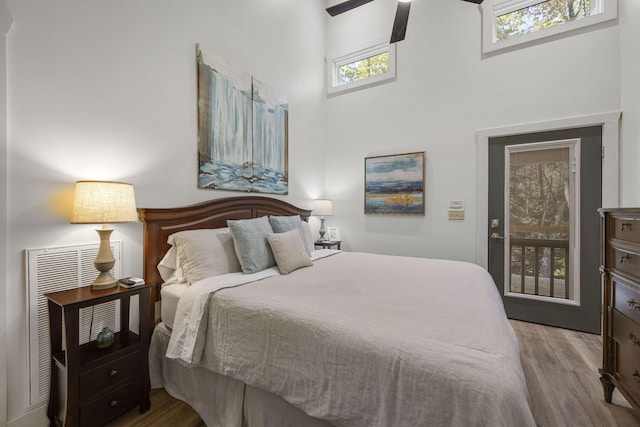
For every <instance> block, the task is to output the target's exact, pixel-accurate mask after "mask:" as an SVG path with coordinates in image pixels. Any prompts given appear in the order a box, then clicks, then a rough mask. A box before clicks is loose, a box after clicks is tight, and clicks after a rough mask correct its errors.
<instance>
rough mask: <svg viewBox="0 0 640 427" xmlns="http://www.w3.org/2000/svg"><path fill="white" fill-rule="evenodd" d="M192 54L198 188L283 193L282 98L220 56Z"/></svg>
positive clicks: (285, 116)
mask: <svg viewBox="0 0 640 427" xmlns="http://www.w3.org/2000/svg"><path fill="white" fill-rule="evenodd" d="M196 50H197V51H196V57H197V64H198V187H199V188H209V189H215V190H231V191H244V192H257V193H269V194H288V192H289V170H288V144H289V136H288V126H289V104H288V102H287V99H286V97H285V96H283V95H280V94H278V93H277V92H276V91H274V90H273V89H271V88H270V87H269V86H267V85H266V84H264V83H263V82H261V81H259V80H257V79H256V78H254V77H253V76H251V75H249V74H247V73H244V72H243V71H242V70H240V69H239V68H237V67H235V66H233V65H231V64H230V63H228V62H227V61H226V60H224V59H223V58H222V57H220V56H218V55H215V54H212V53H210V52H205V51H204V50H202V49H201V48H200V46H199V45H198V46H197V48H196Z"/></svg>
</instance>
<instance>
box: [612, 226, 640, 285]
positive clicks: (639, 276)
mask: <svg viewBox="0 0 640 427" xmlns="http://www.w3.org/2000/svg"><path fill="white" fill-rule="evenodd" d="M638 227H639V228H640V224H639V225H638ZM609 256H610V257H611V258H612V259H610V260H609V265H611V266H612V267H613V268H614V269H615V270H617V271H620V272H622V273H625V274H627V275H629V276H631V277H632V278H633V279H636V280H640V256H638V255H637V254H635V253H633V252H629V251H625V250H623V249H618V248H611V249H610V250H609Z"/></svg>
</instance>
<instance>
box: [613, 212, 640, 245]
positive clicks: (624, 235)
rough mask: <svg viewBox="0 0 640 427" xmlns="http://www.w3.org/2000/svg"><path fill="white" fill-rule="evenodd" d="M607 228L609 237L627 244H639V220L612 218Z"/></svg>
mask: <svg viewBox="0 0 640 427" xmlns="http://www.w3.org/2000/svg"><path fill="white" fill-rule="evenodd" d="M609 226H610V229H609V230H610V233H611V234H610V237H613V238H615V239H620V240H625V241H627V242H640V220H639V219H637V218H636V219H632V218H625V217H612V218H611V222H610V223H609Z"/></svg>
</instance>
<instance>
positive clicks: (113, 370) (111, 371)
mask: <svg viewBox="0 0 640 427" xmlns="http://www.w3.org/2000/svg"><path fill="white" fill-rule="evenodd" d="M116 375H118V371H117V370H116V369H112V370H110V371H109V376H110V377H112V378H113V377H115V376H116Z"/></svg>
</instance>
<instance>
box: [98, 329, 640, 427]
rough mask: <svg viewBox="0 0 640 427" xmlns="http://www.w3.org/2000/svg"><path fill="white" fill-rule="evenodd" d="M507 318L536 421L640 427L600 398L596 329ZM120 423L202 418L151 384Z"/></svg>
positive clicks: (542, 426) (181, 424)
mask: <svg viewBox="0 0 640 427" xmlns="http://www.w3.org/2000/svg"><path fill="white" fill-rule="evenodd" d="M511 324H512V325H513V328H514V329H515V331H516V334H517V335H518V339H519V340H520V348H521V358H522V366H523V368H524V372H525V376H526V377H527V384H528V386H529V398H530V400H531V410H532V412H533V417H534V418H535V420H536V423H537V424H538V426H539V427H570V426H576V427H590V426H593V427H640V416H638V415H636V414H635V413H634V412H633V411H632V410H631V407H630V405H629V404H628V403H627V401H626V400H625V399H624V398H623V397H622V395H621V394H620V393H619V392H618V390H615V391H614V393H613V403H612V404H608V403H606V402H605V401H604V397H603V393H602V386H601V385H600V379H599V378H600V377H599V374H598V368H599V367H600V366H601V364H602V353H601V351H602V350H601V348H602V339H601V337H600V336H599V335H592V334H586V333H581V332H575V331H569V330H565V329H558V328H552V327H549V326H542V325H536V324H533V323H525V322H518V321H514V320H512V321H511ZM125 426H126V427H133V426H136V427H152V426H153V427H156V426H159V427H163V426H167V427H168V426H175V427H196V426H197V427H204V423H202V421H201V420H200V418H199V417H198V415H197V414H196V413H195V412H194V411H193V410H192V409H191V408H190V407H189V405H187V404H185V403H182V402H180V401H178V400H176V399H173V398H172V397H170V396H169V395H167V394H166V393H165V392H164V391H163V390H153V391H152V394H151V410H150V411H148V412H147V413H145V414H142V415H141V414H139V413H138V410H137V409H134V410H132V411H130V412H129V413H127V414H125V415H124V416H122V417H120V418H118V420H117V421H115V422H113V423H111V424H109V427H125ZM514 427H516V426H514Z"/></svg>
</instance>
